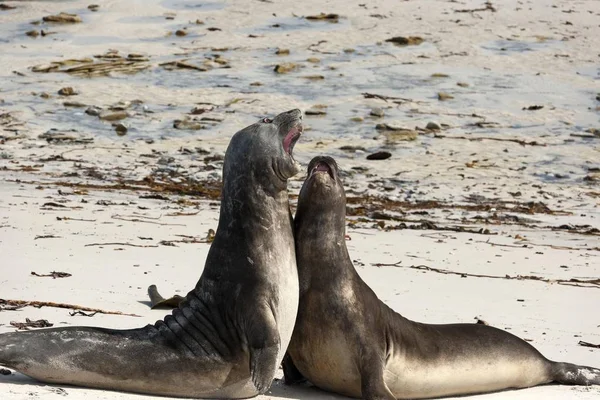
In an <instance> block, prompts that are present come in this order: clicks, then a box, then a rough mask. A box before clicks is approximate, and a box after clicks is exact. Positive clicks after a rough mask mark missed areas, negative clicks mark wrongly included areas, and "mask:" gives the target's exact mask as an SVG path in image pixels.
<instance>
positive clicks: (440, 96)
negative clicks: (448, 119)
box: [438, 92, 454, 101]
mask: <svg viewBox="0 0 600 400" xmlns="http://www.w3.org/2000/svg"><path fill="white" fill-rule="evenodd" d="M453 98H454V96H452V95H451V94H448V93H446V92H439V93H438V100H441V101H445V100H450V99H453Z"/></svg>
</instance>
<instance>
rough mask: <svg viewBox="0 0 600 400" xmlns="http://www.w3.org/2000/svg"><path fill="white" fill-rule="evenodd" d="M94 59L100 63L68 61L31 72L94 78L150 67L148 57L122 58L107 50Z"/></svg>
mask: <svg viewBox="0 0 600 400" xmlns="http://www.w3.org/2000/svg"><path fill="white" fill-rule="evenodd" d="M94 58H96V59H98V60H101V61H98V62H95V61H94V60H93V59H92V58H81V59H68V60H61V61H53V62H51V63H50V64H42V65H36V66H33V67H32V68H31V70H32V71H33V72H40V73H49V72H64V73H68V74H71V75H76V76H86V77H94V76H106V75H109V74H111V73H123V74H132V73H137V72H139V71H142V70H144V69H146V68H148V67H150V65H149V64H148V63H147V61H148V60H149V59H148V57H146V56H143V55H141V54H136V53H132V54H129V55H127V56H122V55H120V54H119V52H118V51H117V50H109V51H108V52H106V53H105V54H98V55H94Z"/></svg>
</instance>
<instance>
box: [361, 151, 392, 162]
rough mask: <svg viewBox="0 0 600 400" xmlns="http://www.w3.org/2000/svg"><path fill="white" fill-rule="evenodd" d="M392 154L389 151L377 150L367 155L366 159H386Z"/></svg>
mask: <svg viewBox="0 0 600 400" xmlns="http://www.w3.org/2000/svg"><path fill="white" fill-rule="evenodd" d="M391 156H392V153H390V152H389V151H378V152H375V153H371V154H369V155H368V156H367V160H386V159H388V158H390V157H391Z"/></svg>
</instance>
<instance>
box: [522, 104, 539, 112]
mask: <svg viewBox="0 0 600 400" xmlns="http://www.w3.org/2000/svg"><path fill="white" fill-rule="evenodd" d="M542 108H544V106H539V105H537V104H536V105H533V106H529V107H523V108H522V110H525V111H537V110H541V109H542Z"/></svg>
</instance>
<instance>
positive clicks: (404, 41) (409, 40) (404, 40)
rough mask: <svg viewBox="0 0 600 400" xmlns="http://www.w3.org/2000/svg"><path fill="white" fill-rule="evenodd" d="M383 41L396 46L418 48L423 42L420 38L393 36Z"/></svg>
mask: <svg viewBox="0 0 600 400" xmlns="http://www.w3.org/2000/svg"><path fill="white" fill-rule="evenodd" d="M385 41H386V42H389V43H393V44H395V45H397V46H418V45H420V44H421V43H423V41H424V40H423V38H422V37H420V36H394V37H392V38H389V39H386V40H385Z"/></svg>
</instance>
